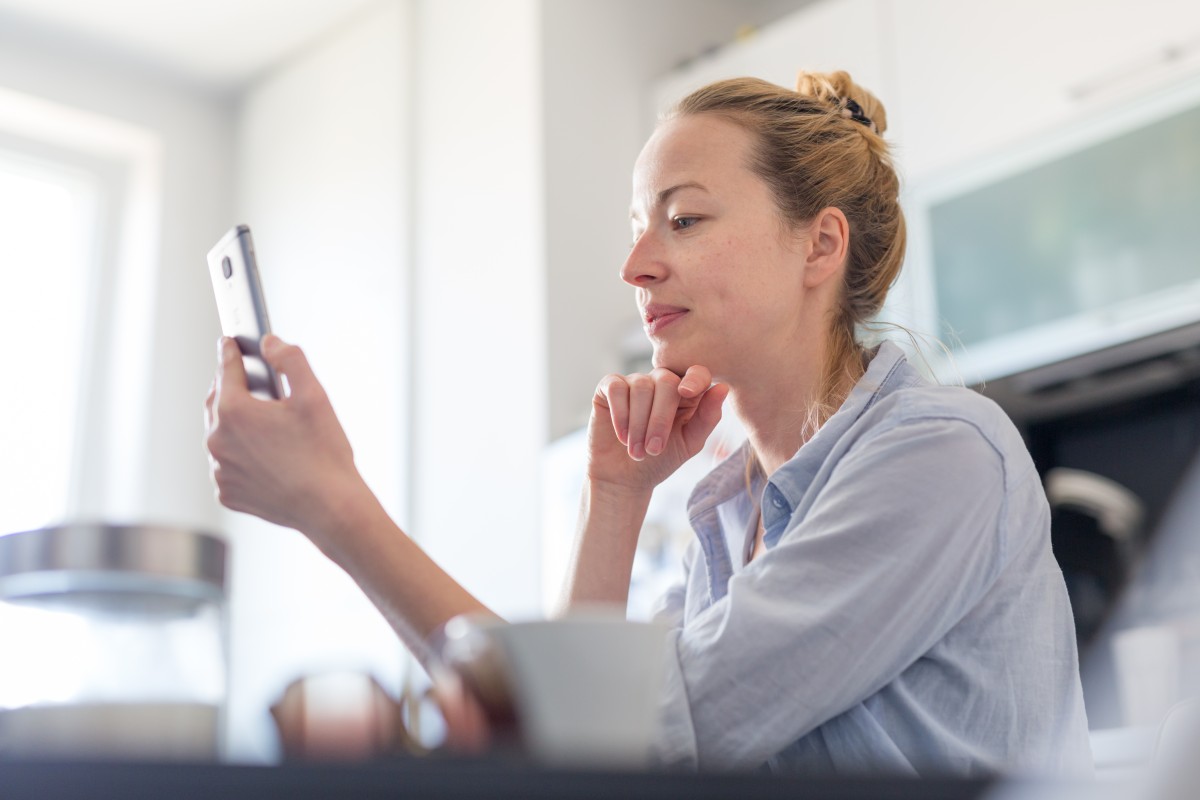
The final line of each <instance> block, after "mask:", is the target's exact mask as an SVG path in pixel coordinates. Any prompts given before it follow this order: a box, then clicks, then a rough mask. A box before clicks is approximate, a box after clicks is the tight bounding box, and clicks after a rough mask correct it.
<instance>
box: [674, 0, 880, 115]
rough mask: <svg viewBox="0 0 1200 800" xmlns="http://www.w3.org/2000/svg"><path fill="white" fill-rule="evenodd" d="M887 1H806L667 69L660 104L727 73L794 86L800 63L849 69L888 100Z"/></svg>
mask: <svg viewBox="0 0 1200 800" xmlns="http://www.w3.org/2000/svg"><path fill="white" fill-rule="evenodd" d="M886 2H887V0H824V1H823V2H819V3H816V4H814V5H812V6H807V7H805V8H803V9H801V10H800V11H798V12H796V13H795V14H792V15H790V16H788V17H785V18H784V19H782V20H780V21H778V22H776V23H775V24H773V25H771V26H769V27H767V28H765V29H763V30H762V31H759V32H758V33H757V34H755V35H754V36H753V37H752V38H750V39H748V40H746V41H742V42H737V43H735V44H732V45H730V46H729V47H727V48H725V49H723V50H721V51H720V52H718V53H717V54H716V55H714V56H710V57H706V58H703V59H701V60H700V61H697V62H696V63H694V64H692V65H691V66H690V67H689V68H687V69H685V70H680V71H677V72H674V73H671V74H670V75H668V76H667V77H666V78H664V79H663V80H662V81H660V82H659V83H658V84H657V85H656V86H655V90H654V98H655V104H656V110H658V111H661V110H663V109H664V108H666V107H667V106H669V105H671V104H672V103H674V102H675V101H677V100H679V99H680V98H682V97H684V96H685V95H687V94H688V93H689V92H691V91H692V90H694V89H698V88H700V87H701V86H703V85H705V84H707V83H711V82H713V81H716V80H720V79H723V78H738V77H745V76H750V77H755V78H762V79H764V80H768V81H772V82H773V83H777V84H779V85H781V86H786V87H788V88H792V87H794V86H795V85H796V73H797V71H798V70H800V69H807V70H813V71H819V72H828V71H833V70H839V69H840V70H845V71H847V72H849V73H850V75H851V76H852V77H853V78H854V80H855V81H856V82H858V83H859V84H861V85H862V86H865V87H867V88H868V89H870V90H871V91H872V92H875V93H876V94H878V95H879V96H880V97H881V98H882V99H883V100H884V104H885V105H886V104H887V94H888V89H890V70H889V69H888V68H887V65H886V64H885V59H884V53H885V52H886V48H885V35H886V28H885V26H884V17H883V15H882V13H881V12H882V7H883V6H884V4H885V3H886Z"/></svg>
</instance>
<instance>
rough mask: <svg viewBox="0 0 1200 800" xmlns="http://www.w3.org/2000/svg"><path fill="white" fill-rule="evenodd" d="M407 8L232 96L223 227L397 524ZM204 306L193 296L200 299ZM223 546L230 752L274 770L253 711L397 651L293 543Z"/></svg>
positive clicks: (404, 370)
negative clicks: (304, 681)
mask: <svg viewBox="0 0 1200 800" xmlns="http://www.w3.org/2000/svg"><path fill="white" fill-rule="evenodd" d="M409 26H410V21H409V19H408V7H407V5H406V4H404V3H399V2H390V1H389V2H382V3H377V4H374V5H373V6H372V7H370V8H369V9H368V10H366V11H365V12H364V13H362V14H359V15H357V16H355V17H354V18H353V19H352V20H351V21H350V22H349V23H347V24H345V25H343V26H341V27H339V28H338V29H336V30H335V31H333V32H331V33H330V35H329V36H328V37H326V38H325V39H323V40H321V41H319V42H317V43H315V44H314V45H313V46H311V47H310V48H308V49H307V50H306V51H304V52H303V53H302V54H300V55H299V56H297V57H296V58H294V59H292V60H290V61H289V62H288V63H286V64H284V65H282V66H281V67H280V68H278V69H277V70H275V71H274V72H272V73H271V74H269V75H267V76H266V77H265V78H263V79H261V80H260V81H258V82H256V83H255V85H253V86H252V87H251V88H250V89H249V90H248V91H247V92H246V93H245V94H244V96H243V98H242V101H241V103H240V105H239V116H238V124H237V164H238V175H237V203H236V208H237V216H236V218H235V217H234V216H233V215H230V216H229V217H228V218H227V220H226V224H227V225H229V224H233V223H235V222H247V223H249V224H250V225H251V228H252V230H253V233H254V237H255V246H256V250H257V253H258V257H259V262H260V267H261V270H262V279H263V284H264V289H265V291H266V294H267V298H268V303H269V310H270V314H271V322H272V326H273V328H274V329H275V331H276V332H277V333H279V334H280V335H281V336H282V337H283V338H284V339H286V340H289V341H292V342H295V343H297V344H299V345H301V347H303V348H304V350H305V353H306V354H307V356H308V358H309V361H310V363H311V364H312V366H313V369H314V370H315V372H316V374H317V376H318V377H319V378H320V379H321V382H322V384H323V385H324V386H325V389H326V391H327V392H328V394H329V397H330V400H331V402H332V403H333V406H334V409H335V411H336V412H337V413H338V416H339V418H340V420H341V422H342V424H343V426H344V427H345V429H346V433H347V435H348V436H349V438H350V441H351V443H352V445H353V447H354V452H355V460H356V463H357V464H358V467H359V469H360V470H361V472H362V474H363V476H364V477H365V478H366V480H367V482H368V484H370V486H371V488H372V489H373V490H374V491H375V493H376V495H377V496H378V497H379V499H380V500H381V502H382V503H383V504H384V506H385V507H386V508H387V509H388V511H389V512H390V513H391V514H392V515H393V516H394V517H396V518H397V519H398V520H400V521H401V522H404V521H405V520H406V518H407V517H408V513H409V510H408V508H407V491H406V490H407V480H408V479H407V464H406V462H405V458H404V454H405V453H407V452H408V449H409V440H408V428H407V424H406V420H407V419H408V417H407V410H408V408H407V407H408V384H407V380H406V376H407V374H408V369H409V367H408V348H407V343H408V327H409V319H408V311H407V309H408V306H409V298H408V294H407V292H408V288H407V287H408V281H409V270H410V265H409V263H408V260H407V256H408V247H409V244H408V241H409V235H410V229H409V226H408V219H409V209H408V207H407V205H406V203H407V197H408V189H407V186H408V184H409V182H410V181H411V175H409V174H408V171H407V170H408V164H407V157H408V146H409V143H408V111H407V108H408V103H409V97H408V85H409V75H408V72H407V67H408V65H407V60H406V55H405V53H406V49H407V43H408V40H409V38H410V32H409ZM205 300H206V301H207V300H208V298H207V296H206V297H205ZM227 518H228V519H227V526H228V528H229V530H230V532H231V535H232V538H233V540H234V548H235V550H234V553H235V556H234V562H233V564H234V572H233V596H232V606H231V621H232V654H233V673H234V676H235V677H234V682H233V687H232V693H231V697H230V716H229V725H228V730H229V737H230V738H229V743H228V744H229V751H230V754H231V755H232V756H233V757H235V758H238V759H245V760H261V759H264V758H268V759H269V758H271V757H273V756H274V755H275V752H276V751H275V747H276V742H275V739H274V737H273V736H272V734H271V725H270V720H269V718H268V717H267V715H266V713H265V709H266V707H267V705H269V704H270V703H271V702H273V701H275V700H276V699H278V696H279V694H280V692H281V690H282V688H283V686H284V684H285V683H286V682H287V681H289V680H291V679H293V678H295V677H298V676H299V675H301V674H308V673H314V672H321V671H324V670H336V669H353V670H361V671H367V672H372V673H374V674H375V675H376V676H377V677H378V678H379V679H380V680H381V681H382V682H383V683H384V685H385V686H389V687H391V688H392V689H395V688H396V687H397V685H398V683H399V679H400V674H401V668H402V664H403V661H404V654H403V650H402V648H401V645H400V643H399V641H398V640H397V639H396V637H395V635H394V634H393V632H392V631H391V629H390V627H389V626H388V625H387V623H386V622H385V621H384V620H383V618H382V616H381V615H380V614H379V613H378V611H377V610H376V609H375V608H374V606H372V605H371V604H370V602H369V601H368V600H367V599H366V597H365V596H364V595H363V594H362V593H361V592H360V591H359V590H358V588H357V586H356V585H355V584H354V583H353V581H351V580H350V578H349V577H348V576H347V575H346V574H345V573H343V572H342V571H341V570H340V569H338V568H337V567H335V566H334V565H333V564H332V563H331V562H329V561H328V560H327V559H325V558H324V556H322V555H321V554H320V553H319V552H318V551H317V550H316V548H314V547H313V546H311V545H310V544H309V543H308V541H307V540H306V539H304V538H303V537H302V536H301V535H300V534H299V533H297V532H295V531H292V530H286V529H281V528H277V527H274V526H271V525H268V524H266V523H264V522H261V521H260V520H257V519H253V518H250V517H247V516H244V515H239V514H227Z"/></svg>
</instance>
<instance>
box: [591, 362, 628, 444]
mask: <svg viewBox="0 0 1200 800" xmlns="http://www.w3.org/2000/svg"><path fill="white" fill-rule="evenodd" d="M595 402H596V403H597V404H598V405H600V406H602V407H605V408H607V409H608V416H609V419H610V420H612V426H613V434H614V435H616V437H617V441H618V442H620V443H621V444H623V445H626V446H628V444H629V384H628V383H627V382H626V380H625V378H624V377H622V376H620V375H608V376H606V377H605V378H604V380H602V381H600V385H599V386H597V387H596V400H595Z"/></svg>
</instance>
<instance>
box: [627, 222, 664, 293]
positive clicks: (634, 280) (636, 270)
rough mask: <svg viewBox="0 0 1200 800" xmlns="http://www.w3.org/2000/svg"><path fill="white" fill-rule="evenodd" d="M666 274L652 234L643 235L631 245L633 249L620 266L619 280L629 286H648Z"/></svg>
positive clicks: (648, 232)
mask: <svg viewBox="0 0 1200 800" xmlns="http://www.w3.org/2000/svg"><path fill="white" fill-rule="evenodd" d="M666 273H667V270H666V266H665V264H664V263H663V260H662V253H661V252H659V250H658V248H657V247H656V245H655V242H654V237H653V235H652V233H651V232H650V231H647V232H645V233H643V234H642V235H641V236H639V237H638V238H637V241H635V242H634V243H633V249H632V250H630V251H629V256H628V258H626V259H625V263H624V264H622V265H621V280H623V281H625V282H626V283H628V284H629V285H630V286H638V287H641V286H648V285H650V284H652V283H658V282H659V281H661V280H662V279H663V278H664V277H665V276H666Z"/></svg>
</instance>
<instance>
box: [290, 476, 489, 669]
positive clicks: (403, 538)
mask: <svg viewBox="0 0 1200 800" xmlns="http://www.w3.org/2000/svg"><path fill="white" fill-rule="evenodd" d="M317 527H318V528H319V529H317V530H314V531H311V532H310V531H305V533H306V534H309V535H310V538H312V539H313V541H314V542H316V543H317V546H318V547H319V548H320V549H321V550H322V552H324V553H325V555H326V556H328V557H329V558H330V559H331V560H332V561H333V562H334V563H336V564H337V565H338V566H340V567H341V568H342V569H344V570H345V571H346V572H347V573H348V574H349V575H350V576H351V577H352V578H353V579H354V580H355V582H356V583H358V585H359V587H360V588H361V589H362V590H363V592H364V593H365V594H366V595H367V597H368V598H369V599H370V600H371V601H372V602H373V603H374V604H375V605H376V607H377V608H379V610H380V612H381V613H382V614H383V616H384V618H385V619H386V620H387V621H388V622H389V623H390V624H391V626H392V628H393V629H394V630H395V631H396V633H397V634H398V635H399V636H400V638H401V639H402V640H403V641H404V643H405V644H406V645H407V646H408V648H409V649H410V650H411V651H412V652H413V654H414V655H415V656H416V657H417V658H418V660H420V661H421V663H422V664H424V665H425V666H426V667H427V668H428V667H429V666H430V663H431V659H432V658H434V657H435V656H436V653H434V652H432V651H431V649H430V644H429V643H430V639H431V637H432V636H433V634H434V633H436V632H437V631H438V629H439V628H441V626H442V625H444V624H445V623H446V622H447V621H448V620H450V619H451V618H453V617H456V616H458V615H460V614H467V613H482V614H492V613H493V612H492V611H491V610H490V609H488V608H487V607H486V606H484V605H483V603H481V602H480V601H479V600H478V599H476V598H475V597H474V596H473V595H472V594H471V593H470V592H468V591H467V590H466V589H465V588H463V587H462V586H461V585H460V584H459V583H458V582H456V581H455V580H454V579H453V578H451V577H450V576H449V575H448V574H446V572H445V571H444V570H442V568H441V567H439V566H438V565H437V564H436V563H435V562H434V561H433V559H431V558H430V557H429V556H428V555H427V554H426V553H425V552H424V551H423V550H422V549H421V548H420V547H419V546H417V544H416V542H414V541H413V540H412V539H411V538H409V536H408V535H407V534H405V533H404V531H403V530H401V529H400V527H399V526H398V525H397V524H396V523H395V522H394V521H393V520H392V519H391V518H390V517H389V516H388V514H387V512H386V511H385V510H384V508H383V506H382V505H381V504H380V503H379V501H378V499H377V498H376V497H375V496H374V494H372V493H371V491H370V490H369V489H368V488H366V486H365V485H363V486H361V487H356V488H354V489H352V490H350V491H347V492H346V493H344V496H343V503H342V505H341V510H340V511H339V513H337V514H336V516H335V518H334V519H331V520H329V521H326V522H324V523H323V524H321V525H320V526H317Z"/></svg>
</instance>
